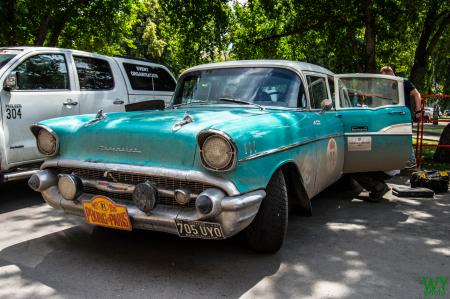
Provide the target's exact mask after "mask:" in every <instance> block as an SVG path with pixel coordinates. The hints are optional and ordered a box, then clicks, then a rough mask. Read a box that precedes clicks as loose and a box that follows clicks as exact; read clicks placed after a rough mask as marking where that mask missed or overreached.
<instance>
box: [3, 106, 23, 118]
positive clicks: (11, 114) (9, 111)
mask: <svg viewBox="0 0 450 299" xmlns="http://www.w3.org/2000/svg"><path fill="white" fill-rule="evenodd" d="M6 118H7V119H17V118H19V119H22V109H20V108H6Z"/></svg>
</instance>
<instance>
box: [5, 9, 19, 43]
mask: <svg viewBox="0 0 450 299" xmlns="http://www.w3.org/2000/svg"><path fill="white" fill-rule="evenodd" d="M5 7H6V9H5V11H6V13H5V16H6V18H5V20H4V22H5V23H6V24H5V27H6V30H5V34H6V35H5V40H6V42H7V43H8V46H15V45H16V43H17V40H16V0H6V3H5Z"/></svg>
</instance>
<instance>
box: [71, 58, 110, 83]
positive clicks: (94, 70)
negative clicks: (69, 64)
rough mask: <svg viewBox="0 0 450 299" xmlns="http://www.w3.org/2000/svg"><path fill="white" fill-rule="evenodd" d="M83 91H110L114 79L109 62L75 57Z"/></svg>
mask: <svg viewBox="0 0 450 299" xmlns="http://www.w3.org/2000/svg"><path fill="white" fill-rule="evenodd" d="M73 59H74V61H75V66H76V68H77V73H78V81H79V82H80V89H81V90H110V89H113V88H114V77H113V74H112V71H111V67H110V66H109V63H108V61H106V60H103V59H98V58H92V57H82V56H74V57H73Z"/></svg>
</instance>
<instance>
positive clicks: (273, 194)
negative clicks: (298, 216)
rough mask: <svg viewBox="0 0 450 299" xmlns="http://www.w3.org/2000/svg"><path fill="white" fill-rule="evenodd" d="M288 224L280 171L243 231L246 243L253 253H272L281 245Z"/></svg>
mask: <svg viewBox="0 0 450 299" xmlns="http://www.w3.org/2000/svg"><path fill="white" fill-rule="evenodd" d="M287 224H288V193H287V187H286V182H285V180H284V176H283V173H282V172H281V170H277V171H276V172H275V174H274V175H273V176H272V178H271V179H270V181H269V184H268V185H267V188H266V197H265V198H264V199H263V200H262V202H261V206H260V207H259V211H258V214H257V215H256V217H255V219H253V222H252V223H251V224H250V225H249V226H248V227H247V229H246V230H245V236H246V239H247V243H248V245H249V246H250V248H252V249H253V250H255V251H258V252H265V253H274V252H276V251H278V250H279V249H280V248H281V246H282V245H283V241H284V238H285V236H286V230H287Z"/></svg>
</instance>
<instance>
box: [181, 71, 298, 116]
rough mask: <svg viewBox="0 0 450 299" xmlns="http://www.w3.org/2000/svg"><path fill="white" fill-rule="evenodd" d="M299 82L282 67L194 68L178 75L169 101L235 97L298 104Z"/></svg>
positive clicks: (203, 101)
mask: <svg viewBox="0 0 450 299" xmlns="http://www.w3.org/2000/svg"><path fill="white" fill-rule="evenodd" d="M300 85H301V81H300V78H299V77H298V76H297V74H295V73H294V72H292V71H290V70H287V69H282V68H262V67H239V68H223V69H213V70H203V71H194V72H191V73H187V74H186V75H184V76H183V77H182V78H181V80H180V82H179V85H178V88H177V90H176V92H175V96H174V101H173V103H172V104H173V105H179V104H190V103H192V104H194V103H199V104H232V103H230V102H225V101H221V100H220V99H234V100H239V101H246V102H251V103H254V104H258V105H263V106H279V107H297V102H298V97H299V89H300Z"/></svg>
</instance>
